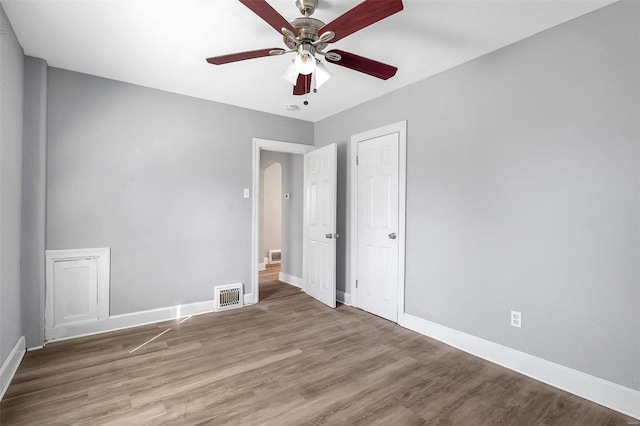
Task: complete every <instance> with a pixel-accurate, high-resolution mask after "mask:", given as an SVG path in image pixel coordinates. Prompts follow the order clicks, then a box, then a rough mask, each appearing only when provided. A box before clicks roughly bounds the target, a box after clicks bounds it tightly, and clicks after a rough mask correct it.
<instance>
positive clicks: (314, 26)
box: [283, 17, 327, 50]
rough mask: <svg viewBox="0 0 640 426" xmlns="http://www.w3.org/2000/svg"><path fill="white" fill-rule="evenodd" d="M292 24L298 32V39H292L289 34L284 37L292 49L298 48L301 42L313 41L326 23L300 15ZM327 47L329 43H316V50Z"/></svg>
mask: <svg viewBox="0 0 640 426" xmlns="http://www.w3.org/2000/svg"><path fill="white" fill-rule="evenodd" d="M291 26H292V27H293V28H295V29H296V30H297V32H298V36H297V37H296V40H295V41H294V40H291V39H290V38H288V37H287V36H285V37H284V38H283V40H284V43H285V44H286V45H287V47H288V48H289V49H291V50H296V48H297V47H298V45H300V44H308V43H313V42H314V41H316V40H317V39H318V30H320V28H322V27H324V26H325V23H324V22H322V21H321V20H319V19H315V18H309V17H300V18H296V19H294V20H293V21H291ZM325 47H327V43H318V44H316V45H315V48H316V50H322V49H324V48H325Z"/></svg>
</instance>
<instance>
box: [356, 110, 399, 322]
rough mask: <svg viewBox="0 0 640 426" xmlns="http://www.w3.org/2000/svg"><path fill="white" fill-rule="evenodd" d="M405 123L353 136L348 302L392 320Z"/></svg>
mask: <svg viewBox="0 0 640 426" xmlns="http://www.w3.org/2000/svg"><path fill="white" fill-rule="evenodd" d="M406 129H407V123H406V121H402V122H399V123H395V124H391V125H388V126H384V127H381V128H378V129H373V130H370V131H367V132H364V133H360V134H357V135H354V136H352V137H351V215H350V218H351V221H350V225H351V226H350V228H351V234H350V235H351V244H350V262H349V266H350V274H349V276H350V286H351V304H352V306H355V307H359V308H362V309H364V310H367V311H369V312H372V313H374V314H376V315H379V316H381V317H384V318H387V319H389V320H390V321H394V322H398V323H399V322H401V321H402V318H403V314H404V287H405V285H404V284H405V283H404V276H405V269H404V268H405V261H404V258H405V241H406V235H405V212H406V131H407V130H406Z"/></svg>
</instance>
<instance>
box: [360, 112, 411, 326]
mask: <svg viewBox="0 0 640 426" xmlns="http://www.w3.org/2000/svg"><path fill="white" fill-rule="evenodd" d="M393 133H397V134H398V324H400V323H402V321H403V319H404V290H405V282H404V281H405V249H406V247H405V246H406V229H407V226H406V211H407V121H406V120H405V121H400V122H398V123H393V124H389V125H387V126H383V127H379V128H377V129H372V130H368V131H366V132H362V133H358V134H356V135H353V136H351V143H350V148H351V149H350V150H351V153H350V159H349V160H350V166H351V173H350V177H351V197H350V202H351V213H350V218H349V224H350V228H351V232H350V234H351V235H350V237H351V247H350V249H349V252H350V256H349V257H350V259H349V260H350V261H349V268H350V271H349V283H350V287H351V289H350V290H351V298H350V299H351V300H350V302H351V306H354V307H356V308H357V307H358V288H357V287H356V280H357V279H358V166H357V163H356V161H357V160H356V157H357V155H358V143H359V142H363V141H366V140H368V139H374V138H378V137H380V136H385V135H389V134H393Z"/></svg>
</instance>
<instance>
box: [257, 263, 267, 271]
mask: <svg viewBox="0 0 640 426" xmlns="http://www.w3.org/2000/svg"><path fill="white" fill-rule="evenodd" d="M265 269H267V264H266V263H258V271H264V270H265Z"/></svg>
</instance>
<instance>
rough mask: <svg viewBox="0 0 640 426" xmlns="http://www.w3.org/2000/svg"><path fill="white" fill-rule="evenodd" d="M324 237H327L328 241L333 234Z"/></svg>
mask: <svg viewBox="0 0 640 426" xmlns="http://www.w3.org/2000/svg"><path fill="white" fill-rule="evenodd" d="M325 237H327V238H328V239H332V238H333V234H327V235H325Z"/></svg>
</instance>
